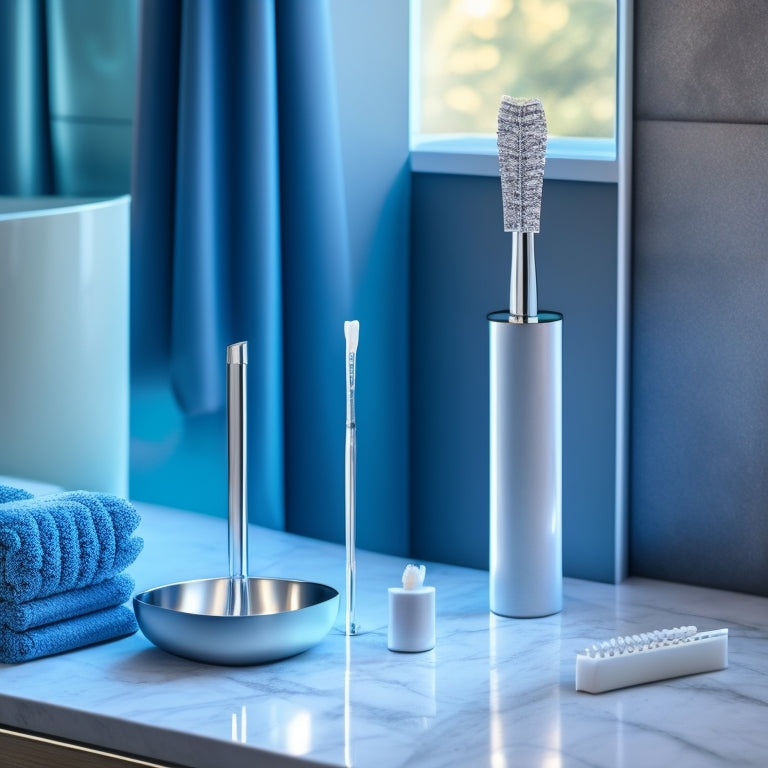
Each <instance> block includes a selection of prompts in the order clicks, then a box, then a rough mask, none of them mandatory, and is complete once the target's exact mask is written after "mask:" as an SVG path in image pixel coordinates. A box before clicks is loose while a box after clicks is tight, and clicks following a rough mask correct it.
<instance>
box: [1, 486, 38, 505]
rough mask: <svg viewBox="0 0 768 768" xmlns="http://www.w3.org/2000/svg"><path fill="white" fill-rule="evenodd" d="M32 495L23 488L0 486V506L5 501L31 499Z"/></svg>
mask: <svg viewBox="0 0 768 768" xmlns="http://www.w3.org/2000/svg"><path fill="white" fill-rule="evenodd" d="M31 498H32V494H31V493H30V492H29V491H25V490H24V489H23V488H13V487H12V486H10V485H0V504H5V502H6V501H18V500H19V499H31Z"/></svg>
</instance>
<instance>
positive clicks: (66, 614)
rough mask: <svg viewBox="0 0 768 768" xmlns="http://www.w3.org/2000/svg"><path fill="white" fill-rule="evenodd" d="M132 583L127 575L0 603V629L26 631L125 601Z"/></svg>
mask: <svg viewBox="0 0 768 768" xmlns="http://www.w3.org/2000/svg"><path fill="white" fill-rule="evenodd" d="M134 586H135V583H134V580H133V579H132V578H131V577H130V576H129V575H128V574H126V573H121V574H119V575H118V576H115V577H114V578H111V579H107V580H106V581H102V582H100V583H99V584H93V585H91V586H89V587H83V588H82V589H73V590H70V591H68V592H60V593H59V594H56V595H51V596H49V597H42V598H38V599H36V600H30V601H29V602H26V603H9V602H5V601H0V628H6V629H10V630H13V631H14V632H25V631H27V630H28V629H34V628H36V627H41V626H44V625H46V624H53V623H56V622H60V621H65V620H67V619H73V618H75V617H76V616H82V615H84V614H86V613H93V612H94V611H97V610H102V609H104V608H114V607H115V606H118V605H122V604H123V603H124V602H126V601H127V600H128V599H129V598H130V596H131V593H132V592H133V588H134Z"/></svg>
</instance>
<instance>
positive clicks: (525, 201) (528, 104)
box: [497, 96, 547, 322]
mask: <svg viewBox="0 0 768 768" xmlns="http://www.w3.org/2000/svg"><path fill="white" fill-rule="evenodd" d="M497 144H498V149H499V171H500V174H501V198H502V204H503V207H504V231H505V232H512V233H513V238H512V273H511V276H510V286H509V312H510V315H511V317H510V320H511V321H517V322H524V321H525V320H526V319H527V318H535V317H536V315H537V314H538V296H537V289H536V261H535V259H534V254H533V235H534V233H535V232H538V231H539V223H540V218H541V190H542V185H543V182H544V161H545V156H546V152H547V119H546V116H545V114H544V107H543V106H542V104H541V101H539V99H513V98H510V97H509V96H503V97H502V100H501V107H500V108H499V119H498V134H497Z"/></svg>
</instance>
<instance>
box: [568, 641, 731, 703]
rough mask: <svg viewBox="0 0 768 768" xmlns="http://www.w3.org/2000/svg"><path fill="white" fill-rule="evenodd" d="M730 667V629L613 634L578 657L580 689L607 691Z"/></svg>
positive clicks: (577, 676)
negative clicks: (620, 635) (614, 635)
mask: <svg viewBox="0 0 768 768" xmlns="http://www.w3.org/2000/svg"><path fill="white" fill-rule="evenodd" d="M727 666H728V630H727V629H715V630H711V631H709V632H697V630H696V627H677V628H676V629H659V630H657V631H655V632H647V633H646V632H644V633H642V634H639V635H627V636H626V637H614V638H613V639H612V640H606V641H604V642H601V643H596V644H595V645H593V646H592V647H591V648H586V649H585V650H583V651H581V652H580V653H578V654H577V656H576V690H577V691H586V692H587V693H602V692H603V691H612V690H614V689H616V688H626V687H627V686H630V685H639V684H640V683H651V682H654V681H656V680H666V679H667V678H670V677H682V676H683V675H694V674H697V673H699V672H713V671H715V670H718V669H725V668H726V667H727Z"/></svg>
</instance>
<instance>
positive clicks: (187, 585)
mask: <svg viewBox="0 0 768 768" xmlns="http://www.w3.org/2000/svg"><path fill="white" fill-rule="evenodd" d="M247 364H248V345H247V342H244V341H241V342H238V343H237V344H230V345H229V346H228V347H227V441H228V458H229V516H228V520H229V578H225V577H222V578H213V579H196V580H194V581H180V582H177V583H176V584H168V585H166V586H164V587H155V588H154V589H149V590H147V591H146V592H141V593H140V594H138V595H136V596H135V597H134V598H133V610H134V613H135V614H136V620H137V621H138V622H139V627H141V631H142V632H143V633H144V635H145V636H146V637H147V639H148V640H149V641H150V642H153V643H154V644H155V645H157V646H158V647H160V648H162V649H163V650H166V651H170V652H171V653H175V654H176V655H177V656H184V657H186V658H188V659H194V660H195V661H204V662H206V663H208V664H231V665H236V664H264V663H265V662H268V661H277V660H278V659H285V658H287V657H288V656H295V655H296V654H297V653H301V652H302V651H306V650H307V649H308V648H311V647H312V646H313V645H315V644H316V643H319V642H320V641H321V640H322V639H323V638H324V637H325V636H326V635H327V634H328V632H329V631H330V629H331V627H332V626H333V623H334V621H336V614H337V613H338V610H339V593H338V592H337V591H336V590H335V589H333V587H327V586H325V585H324V584H316V583H314V582H311V581H290V580H288V579H263V578H249V577H248V575H247V565H248V511H247V509H246V482H245V481H246V477H245V467H246V465H247V464H246V429H245V424H246V401H245V398H246V391H247V390H246V386H245V377H246V366H247Z"/></svg>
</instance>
